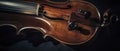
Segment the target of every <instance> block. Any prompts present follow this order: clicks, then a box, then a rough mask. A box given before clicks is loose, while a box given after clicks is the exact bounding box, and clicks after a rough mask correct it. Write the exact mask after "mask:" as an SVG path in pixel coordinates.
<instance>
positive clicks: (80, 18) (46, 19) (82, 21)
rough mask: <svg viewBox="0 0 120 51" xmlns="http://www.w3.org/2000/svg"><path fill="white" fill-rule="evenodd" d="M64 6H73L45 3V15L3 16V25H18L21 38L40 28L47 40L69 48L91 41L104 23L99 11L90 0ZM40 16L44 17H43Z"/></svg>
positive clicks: (3, 14) (0, 23) (42, 13)
mask: <svg viewBox="0 0 120 51" xmlns="http://www.w3.org/2000/svg"><path fill="white" fill-rule="evenodd" d="M67 2H68V1H67ZM52 4H56V3H52ZM64 4H68V5H69V4H70V8H67V7H63V6H60V8H59V7H55V6H56V5H54V6H49V5H51V4H48V5H46V4H42V7H43V6H44V8H42V11H43V12H39V11H41V10H37V13H36V15H37V16H27V15H20V14H16V15H15V14H8V13H1V14H0V25H10V26H12V25H14V27H15V28H16V30H17V34H18V35H19V34H20V33H21V31H24V30H25V29H29V28H32V29H36V30H38V31H39V32H42V34H43V35H44V36H43V38H46V37H48V36H50V37H52V38H54V39H55V40H57V41H59V42H60V43H63V44H69V45H79V44H83V43H86V42H88V41H89V40H91V39H92V38H93V37H94V36H95V34H96V32H97V30H98V28H99V27H100V26H101V25H102V24H103V23H100V20H101V17H100V13H99V11H98V9H97V8H96V7H95V6H94V5H93V4H91V3H89V2H86V1H71V2H69V3H66V2H65V3H62V4H60V5H64ZM58 5H59V4H58ZM38 7H39V8H40V7H41V6H38ZM38 7H36V8H38ZM40 9H41V8H40ZM32 11H33V10H32ZM44 11H45V12H46V13H44ZM33 12H34V11H33ZM28 13H29V12H27V13H25V14H28ZM30 13H31V12H30ZM33 14H34V13H33ZM39 14H41V15H42V16H40V17H39Z"/></svg>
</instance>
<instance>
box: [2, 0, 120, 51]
mask: <svg viewBox="0 0 120 51" xmlns="http://www.w3.org/2000/svg"><path fill="white" fill-rule="evenodd" d="M58 1H59V0H58ZM86 1H88V2H91V3H93V4H94V5H95V6H96V7H97V8H98V9H99V11H100V13H101V15H102V14H103V13H104V12H105V10H106V9H108V8H111V9H112V10H113V14H117V15H118V16H119V11H120V10H119V8H120V6H119V2H118V1H117V0H86ZM119 26H120V21H118V22H116V23H112V24H111V25H109V26H107V27H103V28H101V29H100V30H99V31H98V32H97V36H96V37H95V38H94V40H93V41H91V42H90V43H89V44H86V45H78V46H66V45H62V44H58V45H54V44H53V43H52V42H45V43H42V44H40V45H39V46H37V47H34V46H32V44H31V43H28V42H27V41H20V42H17V43H13V44H12V45H11V46H0V51H77V50H78V51H119V49H120V37H119V34H120V31H119V29H120V27H119Z"/></svg>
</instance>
